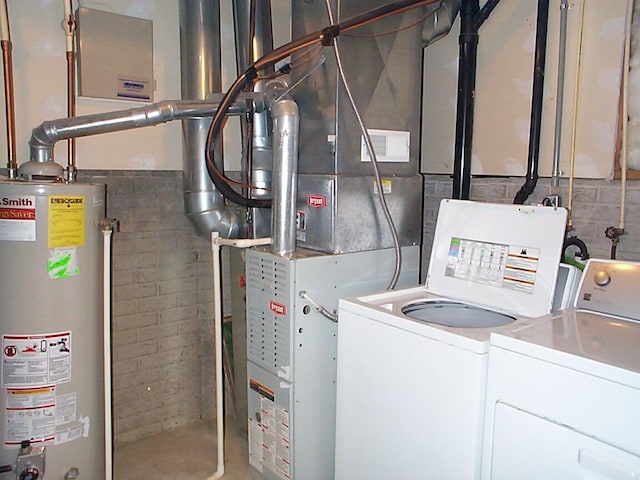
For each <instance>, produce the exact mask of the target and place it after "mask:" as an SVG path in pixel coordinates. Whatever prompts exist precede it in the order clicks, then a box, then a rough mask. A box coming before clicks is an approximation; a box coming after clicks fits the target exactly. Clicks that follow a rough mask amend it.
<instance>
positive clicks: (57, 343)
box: [2, 332, 71, 388]
mask: <svg viewBox="0 0 640 480" xmlns="http://www.w3.org/2000/svg"><path fill="white" fill-rule="evenodd" d="M69 381H71V332H62V333H51V334H43V335H3V337H2V386H3V387H12V388H20V387H22V388H26V387H41V386H43V385H55V384H57V383H66V382H69Z"/></svg>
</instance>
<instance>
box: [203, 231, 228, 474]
mask: <svg viewBox="0 0 640 480" xmlns="http://www.w3.org/2000/svg"><path fill="white" fill-rule="evenodd" d="M218 236H219V234H218V232H211V254H212V256H213V311H214V315H213V336H214V345H215V350H216V351H215V356H216V357H215V369H216V443H217V446H218V455H217V456H218V458H217V460H218V466H217V468H216V472H215V473H214V474H213V475H212V476H210V477H209V478H208V479H207V480H217V479H218V478H221V477H222V476H223V475H224V409H223V395H222V393H223V384H222V375H223V373H222V289H221V287H220V286H221V279H220V277H221V276H222V275H221V270H222V266H221V265H220V244H219V243H218V242H217V241H216V239H217V238H218Z"/></svg>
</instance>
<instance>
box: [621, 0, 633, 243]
mask: <svg viewBox="0 0 640 480" xmlns="http://www.w3.org/2000/svg"><path fill="white" fill-rule="evenodd" d="M633 5H634V2H633V1H632V0H628V1H627V21H626V28H625V33H624V35H625V37H624V62H623V66H622V113H621V116H622V145H621V148H620V183H621V192H620V221H619V223H618V228H619V229H620V230H621V231H622V232H624V216H625V208H626V206H625V203H626V196H627V133H628V127H629V113H628V110H629V58H630V56H631V24H632V17H633Z"/></svg>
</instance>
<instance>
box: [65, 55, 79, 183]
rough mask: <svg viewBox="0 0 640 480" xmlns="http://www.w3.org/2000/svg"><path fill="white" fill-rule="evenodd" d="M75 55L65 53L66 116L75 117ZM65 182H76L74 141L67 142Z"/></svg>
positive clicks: (76, 170) (73, 139)
mask: <svg viewBox="0 0 640 480" xmlns="http://www.w3.org/2000/svg"><path fill="white" fill-rule="evenodd" d="M75 78H76V68H75V53H74V52H67V116H68V117H75V116H76V90H75ZM67 159H68V160H67V180H68V181H69V182H75V181H76V175H77V173H78V169H77V167H76V139H75V138H69V139H68V140H67Z"/></svg>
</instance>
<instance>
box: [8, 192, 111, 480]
mask: <svg viewBox="0 0 640 480" xmlns="http://www.w3.org/2000/svg"><path fill="white" fill-rule="evenodd" d="M104 214H105V187H104V185H90V184H80V183H70V184H65V183H53V182H52V183H46V182H43V183H31V182H23V181H15V180H8V179H3V180H0V249H1V253H0V282H1V283H0V305H2V310H1V313H0V319H1V321H0V336H1V341H2V370H1V372H0V373H1V381H2V385H1V389H2V390H1V392H0V430H1V435H0V438H1V441H2V448H1V454H0V466H1V468H2V470H0V471H2V472H5V473H0V480H9V479H14V478H19V479H34V480H35V479H42V478H44V479H46V480H63V479H65V480H67V479H74V478H78V479H81V480H82V479H87V480H97V479H103V478H104V476H105V455H104V452H105V440H104V439H105V435H104V429H105V425H104V385H105V382H104V374H103V371H104V368H103V348H104V347H105V345H103V343H104V342H103V315H102V312H103V295H102V294H103V276H102V253H103V252H102V250H103V249H102V235H101V229H100V225H99V224H100V221H101V220H102V219H103V218H104Z"/></svg>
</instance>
